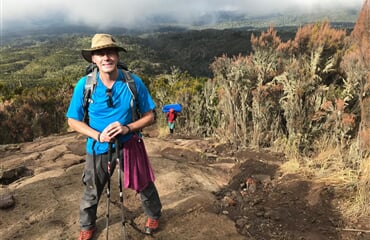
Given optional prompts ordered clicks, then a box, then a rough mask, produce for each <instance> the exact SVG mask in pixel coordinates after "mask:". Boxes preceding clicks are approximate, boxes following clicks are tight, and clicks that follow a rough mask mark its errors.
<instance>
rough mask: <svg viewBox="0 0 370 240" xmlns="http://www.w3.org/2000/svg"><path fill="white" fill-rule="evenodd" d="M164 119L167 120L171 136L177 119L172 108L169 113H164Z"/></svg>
mask: <svg viewBox="0 0 370 240" xmlns="http://www.w3.org/2000/svg"><path fill="white" fill-rule="evenodd" d="M166 118H167V124H168V128H169V129H170V133H171V134H173V130H174V129H175V122H176V118H177V113H176V112H175V110H174V109H173V108H171V109H170V111H168V112H167V113H166Z"/></svg>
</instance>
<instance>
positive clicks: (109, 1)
mask: <svg viewBox="0 0 370 240" xmlns="http://www.w3.org/2000/svg"><path fill="white" fill-rule="evenodd" d="M363 2H364V0H186V1H184V0H131V1H127V0H99V1H98V0H0V7H1V19H0V21H1V25H2V26H3V27H4V26H5V25H6V24H10V23H12V22H13V23H14V22H16V23H21V24H27V23H30V22H32V23H34V22H35V21H39V23H40V24H41V23H42V21H43V20H45V19H50V17H55V19H63V22H65V23H68V24H71V23H72V24H84V25H85V24H87V25H94V26H100V27H107V26H115V25H116V26H124V25H126V26H128V27H130V26H134V25H136V24H140V23H144V22H146V21H147V19H148V18H150V17H152V16H166V17H172V18H173V19H174V20H176V21H179V22H181V23H192V22H193V21H194V20H196V19H197V18H198V17H199V16H204V15H205V14H209V13H212V12H215V11H220V10H227V11H237V12H240V13H243V14H247V15H250V16H252V15H254V16H256V15H262V14H271V13H276V12H283V11H286V10H288V11H297V12H299V11H303V10H304V11H311V12H314V11H316V10H317V9H321V10H323V9H327V8H337V9H338V8H342V7H343V8H344V7H346V8H347V7H350V8H354V9H358V10H359V9H361V7H362V5H363Z"/></svg>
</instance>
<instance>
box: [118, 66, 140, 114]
mask: <svg viewBox="0 0 370 240" xmlns="http://www.w3.org/2000/svg"><path fill="white" fill-rule="evenodd" d="M121 70H122V72H123V76H124V80H123V81H124V82H125V83H126V84H127V87H128V89H129V91H130V93H131V95H132V99H131V102H130V106H131V111H132V121H136V120H137V119H139V116H140V114H139V100H138V97H137V89H136V83H135V81H134V79H133V78H132V76H131V72H130V71H127V70H124V69H121Z"/></svg>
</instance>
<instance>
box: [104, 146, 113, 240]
mask: <svg viewBox="0 0 370 240" xmlns="http://www.w3.org/2000/svg"><path fill="white" fill-rule="evenodd" d="M111 159H112V143H109V150H108V165H107V177H108V178H107V214H106V226H105V227H106V229H107V235H106V238H105V239H106V240H108V238H109V234H108V233H109V203H110V161H111Z"/></svg>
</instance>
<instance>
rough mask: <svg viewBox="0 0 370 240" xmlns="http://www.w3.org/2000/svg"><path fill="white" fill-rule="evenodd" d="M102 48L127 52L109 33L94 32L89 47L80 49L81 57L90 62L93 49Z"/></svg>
mask: <svg viewBox="0 0 370 240" xmlns="http://www.w3.org/2000/svg"><path fill="white" fill-rule="evenodd" d="M104 48H116V49H117V51H124V52H127V51H126V49H124V48H123V47H120V46H118V45H117V43H116V40H114V38H113V37H112V36H111V35H109V34H101V33H99V34H95V35H94V37H93V38H92V40H91V48H90V49H83V50H82V51H81V53H82V57H83V58H84V59H85V60H86V61H88V62H92V60H91V55H92V52H93V51H96V50H99V49H104Z"/></svg>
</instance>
